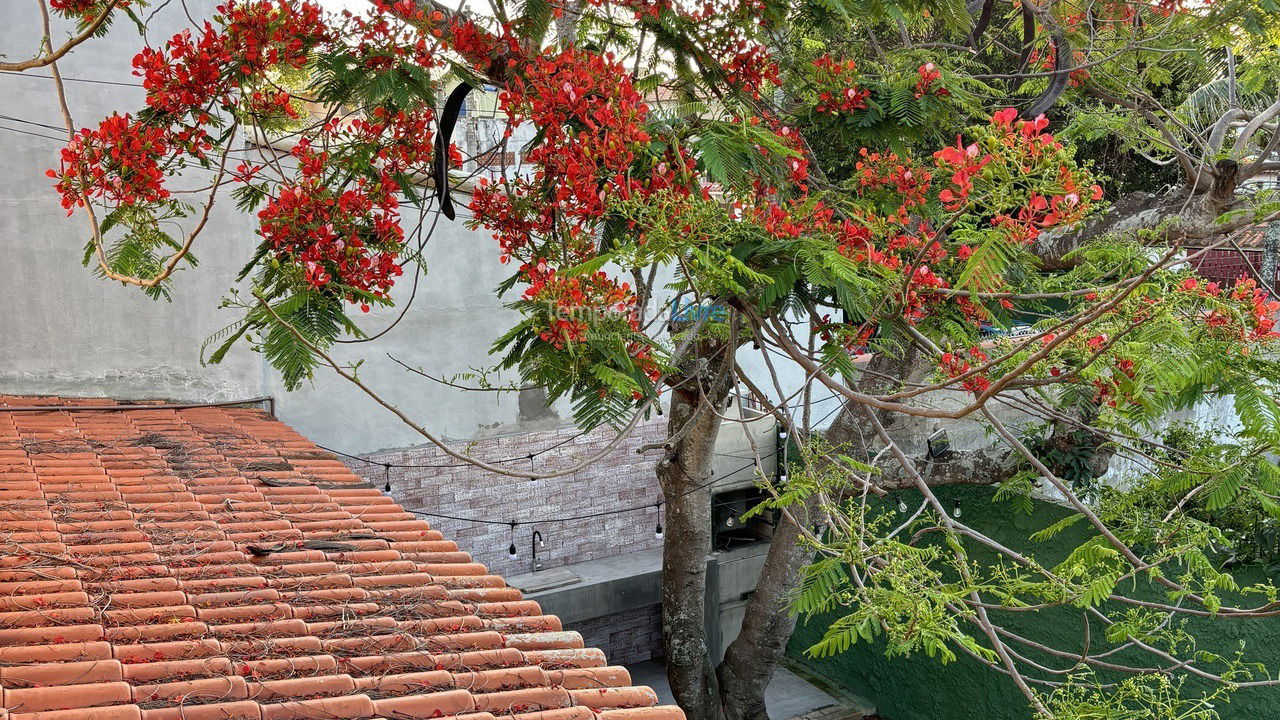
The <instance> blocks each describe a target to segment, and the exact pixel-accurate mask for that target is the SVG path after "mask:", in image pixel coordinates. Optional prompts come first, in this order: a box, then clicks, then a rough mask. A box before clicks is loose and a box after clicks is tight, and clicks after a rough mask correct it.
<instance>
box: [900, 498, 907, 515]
mask: <svg viewBox="0 0 1280 720" xmlns="http://www.w3.org/2000/svg"><path fill="white" fill-rule="evenodd" d="M906 511H907V504H906V503H905V502H903V501H902V498H898V512H900V513H905V512H906Z"/></svg>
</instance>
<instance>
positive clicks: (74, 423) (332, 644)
mask: <svg viewBox="0 0 1280 720" xmlns="http://www.w3.org/2000/svg"><path fill="white" fill-rule="evenodd" d="M39 402H43V403H45V404H50V405H58V404H67V403H71V402H74V401H69V400H60V399H56V398H54V399H31V398H12V397H3V396H0V408H2V407H3V406H4V405H9V406H21V405H31V404H33V403H39ZM93 404H95V405H99V404H103V403H102V401H97V402H95V403H93ZM472 511H473V512H487V510H486V509H485V508H483V507H477V508H474V509H472ZM445 716H449V717H456V718H461V719H463V720H496V719H497V718H498V717H503V718H506V717H511V718H514V719H515V720H683V717H684V716H683V713H682V712H681V711H680V710H679V709H678V708H674V707H658V706H657V696H656V695H655V694H654V693H653V691H652V690H651V689H649V688H644V687H630V676H629V674H628V673H627V671H626V670H625V669H623V668H621V667H610V666H608V665H607V664H606V661H605V657H604V655H603V653H601V652H600V651H599V650H594V649H587V648H585V647H584V643H583V639H582V636H581V635H580V634H579V633H577V632H573V631H566V630H564V629H563V627H562V626H561V623H560V620H559V619H558V618H556V617H555V616H551V615H544V614H543V613H542V611H541V608H540V607H539V606H538V604H537V603H536V602H532V601H528V600H525V599H523V597H522V596H521V594H520V592H519V591H518V590H516V589H514V588H511V587H508V586H507V584H506V583H505V582H504V581H503V579H502V578H501V577H499V576H497V575H493V574H491V573H490V572H489V569H488V568H487V567H485V566H484V565H482V564H479V563H475V562H473V561H472V558H471V556H470V555H468V554H467V553H465V552H462V551H460V550H459V549H458V546H457V545H456V544H455V543H453V542H452V541H449V540H445V539H444V537H443V535H442V534H441V533H440V532H439V531H438V530H436V529H435V528H433V527H432V526H431V525H430V524H429V523H427V522H425V521H423V520H420V519H417V518H415V517H414V516H413V515H411V514H409V513H407V512H405V511H404V509H403V508H402V507H401V506H399V505H398V504H396V503H395V502H394V501H393V500H392V499H391V498H389V497H386V496H385V495H383V494H382V492H381V491H380V490H379V489H378V488H376V487H371V486H370V485H369V484H368V483H365V482H363V481H362V480H361V479H360V478H358V477H356V476H355V475H354V474H352V473H351V472H350V471H349V470H348V469H347V468H346V467H345V466H344V465H342V464H341V463H340V462H338V461H337V460H336V459H335V458H334V457H333V456H331V455H330V454H329V453H327V452H324V451H321V450H320V449H319V448H317V447H316V446H315V445H313V444H312V443H310V442H308V441H307V440H306V439H305V438H303V437H302V436H300V435H298V434H297V433H296V432H294V431H293V430H292V429H291V428H289V427H287V426H285V425H283V424H281V423H279V422H277V421H275V420H273V419H272V418H270V417H268V416H266V415H265V414H264V413H262V412H260V411H257V410H249V409H230V408H228V409H218V408H196V409H182V410H178V409H161V408H156V409H146V410H128V411H124V410H120V411H102V410H94V411H77V412H68V411H57V410H50V411H47V412H44V411H42V412H33V413H28V412H4V411H3V410H0V717H3V718H7V720H203V719H215V718H216V720H295V719H304V718H307V719H314V720H318V719H320V718H324V719H326V720H342V719H348V718H349V719H351V720H371V719H372V718H396V719H397V720H414V719H417V718H439V717H445Z"/></svg>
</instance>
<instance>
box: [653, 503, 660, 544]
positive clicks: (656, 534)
mask: <svg viewBox="0 0 1280 720" xmlns="http://www.w3.org/2000/svg"><path fill="white" fill-rule="evenodd" d="M653 506H654V507H655V508H657V510H658V524H657V526H656V527H654V528H653V537H654V538H656V539H658V540H661V539H662V503H660V502H659V503H654V504H653Z"/></svg>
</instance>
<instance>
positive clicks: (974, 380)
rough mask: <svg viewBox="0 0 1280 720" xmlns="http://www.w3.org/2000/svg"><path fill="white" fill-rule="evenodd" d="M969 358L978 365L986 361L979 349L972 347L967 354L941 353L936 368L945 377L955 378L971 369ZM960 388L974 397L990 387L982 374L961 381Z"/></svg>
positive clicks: (985, 356)
mask: <svg viewBox="0 0 1280 720" xmlns="http://www.w3.org/2000/svg"><path fill="white" fill-rule="evenodd" d="M969 358H972V359H973V361H974V362H976V363H978V364H979V365H981V364H982V363H985V362H986V361H987V355H986V353H984V352H982V350H981V349H980V348H977V347H972V348H969V352H968V353H964V352H959V351H957V352H947V353H943V354H942V356H941V357H940V358H939V359H938V366H939V367H940V368H941V369H942V372H943V373H945V374H946V376H947V377H950V378H957V377H960V376H962V375H965V374H966V373H968V372H969V371H970V370H972V369H973V368H972V366H971V365H970V364H969ZM960 386H961V387H963V388H964V389H965V390H968V391H969V392H971V393H973V394H974V395H980V394H982V393H983V392H985V391H986V390H987V388H989V387H991V381H990V380H988V379H987V377H986V376H985V375H984V374H982V373H974V374H973V375H970V376H969V377H966V378H965V379H963V380H961V381H960Z"/></svg>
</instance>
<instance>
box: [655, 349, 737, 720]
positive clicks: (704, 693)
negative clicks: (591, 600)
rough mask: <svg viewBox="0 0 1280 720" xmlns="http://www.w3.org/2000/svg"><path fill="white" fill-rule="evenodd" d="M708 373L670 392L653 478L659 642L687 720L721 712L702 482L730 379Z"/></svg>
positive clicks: (706, 493)
mask: <svg viewBox="0 0 1280 720" xmlns="http://www.w3.org/2000/svg"><path fill="white" fill-rule="evenodd" d="M709 364H714V363H709ZM704 369H705V368H704ZM706 374H709V375H711V377H710V378H706V380H707V381H705V382H704V383H696V382H695V383H686V384H684V385H682V387H679V388H676V389H675V390H674V391H673V392H672V396H671V409H670V413H669V416H668V420H667V427H668V437H671V438H674V440H673V441H671V445H670V448H669V451H668V454H667V456H666V457H664V458H663V459H662V460H661V461H659V462H658V466H657V474H658V482H659V484H660V485H661V486H662V492H663V495H664V496H665V497H666V518H665V520H666V530H665V532H666V536H665V541H664V542H663V545H662V645H663V650H664V651H665V653H666V661H667V677H668V679H669V680H670V682H671V690H672V693H673V694H674V695H675V698H676V703H677V704H678V705H679V706H680V707H681V708H683V709H684V711H685V713H686V714H687V715H688V717H689V719H690V720H721V719H722V718H723V713H722V711H721V708H720V692H719V688H718V683H717V681H716V675H715V670H714V668H713V667H712V665H711V655H710V652H709V648H708V647H707V634H706V621H707V618H706V591H707V556H708V555H709V554H710V553H711V488H710V487H709V486H708V487H702V486H704V485H707V484H708V483H709V482H710V481H711V477H712V461H713V458H714V457H715V443H716V436H717V435H718V433H719V430H720V418H719V416H718V415H717V414H716V413H715V412H714V408H715V406H717V405H720V404H722V403H723V401H724V398H725V397H727V395H728V389H729V386H730V383H729V382H728V379H727V373H725V372H722V369H721V368H714V369H712V371H711V372H710V373H706ZM706 374H704V375H703V377H704V378H705V377H706ZM689 385H692V386H693V387H688V386H689ZM699 386H701V387H699ZM703 390H705V391H706V393H705V394H704V392H703Z"/></svg>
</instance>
